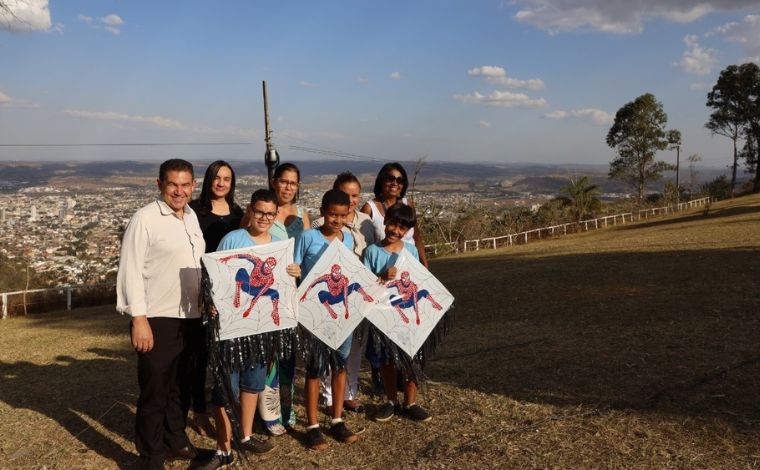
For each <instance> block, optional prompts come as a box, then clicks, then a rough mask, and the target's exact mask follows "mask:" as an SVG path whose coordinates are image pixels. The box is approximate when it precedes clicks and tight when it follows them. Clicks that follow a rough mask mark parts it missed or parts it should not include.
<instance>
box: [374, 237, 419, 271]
mask: <svg viewBox="0 0 760 470" xmlns="http://www.w3.org/2000/svg"><path fill="white" fill-rule="evenodd" d="M404 249H405V250H406V251H408V252H409V253H411V254H412V255H414V258H415V259H416V260H417V261H419V259H420V255H419V252H418V251H417V248H416V247H415V246H414V245H412V244H411V243H407V242H404ZM399 253H400V252H399ZM399 253H391V252H390V251H388V250H386V249H385V248H383V245H382V243H380V242H378V243H374V244H372V245H369V246H368V247H367V249H366V250H364V266H366V267H367V269H369V270H370V271H372V273H374V274H375V275H378V276H379V275H380V274H383V273H384V272H386V271H388V269H390V268H391V267H392V266H393V265H394V264H396V260H397V259H398V255H399Z"/></svg>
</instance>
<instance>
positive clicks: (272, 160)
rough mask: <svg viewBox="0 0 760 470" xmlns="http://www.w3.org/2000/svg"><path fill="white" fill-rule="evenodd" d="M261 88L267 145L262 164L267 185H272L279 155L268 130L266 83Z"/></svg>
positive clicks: (270, 131)
mask: <svg viewBox="0 0 760 470" xmlns="http://www.w3.org/2000/svg"><path fill="white" fill-rule="evenodd" d="M261 86H262V89H263V92H264V142H266V144H267V150H266V152H264V164H265V165H266V166H267V175H268V178H269V185H270V186H271V185H272V177H273V175H274V170H275V169H276V168H277V165H279V164H280V154H279V153H277V150H275V148H274V144H272V130H271V129H270V128H269V101H268V100H267V82H266V80H265V81H262V82H261Z"/></svg>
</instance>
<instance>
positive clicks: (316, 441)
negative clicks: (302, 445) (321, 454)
mask: <svg viewBox="0 0 760 470" xmlns="http://www.w3.org/2000/svg"><path fill="white" fill-rule="evenodd" d="M305 442H306V447H308V448H309V449H312V450H323V449H327V441H325V438H324V436H322V431H321V430H320V429H319V428H312V429H309V430H307V431H306V439H305Z"/></svg>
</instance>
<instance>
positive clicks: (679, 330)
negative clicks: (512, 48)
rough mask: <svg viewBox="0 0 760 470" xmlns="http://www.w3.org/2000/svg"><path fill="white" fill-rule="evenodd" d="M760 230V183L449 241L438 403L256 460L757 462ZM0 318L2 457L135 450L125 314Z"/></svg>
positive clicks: (432, 396) (90, 460) (77, 461)
mask: <svg viewBox="0 0 760 470" xmlns="http://www.w3.org/2000/svg"><path fill="white" fill-rule="evenodd" d="M758 234H760V197H759V196H752V197H745V198H739V199H737V200H735V201H727V202H722V203H718V204H714V205H713V207H712V208H711V209H710V211H709V213H707V214H705V213H704V211H699V212H694V213H690V214H685V215H680V216H671V217H667V218H660V219H650V220H649V221H643V222H641V223H636V224H627V225H623V226H618V227H614V228H610V229H605V230H599V231H594V232H588V233H583V234H578V235H572V236H568V237H564V238H558V239H554V240H549V241H542V242H539V243H535V244H529V245H520V246H515V247H512V248H509V249H505V250H499V251H492V250H486V251H480V252H478V253H474V254H472V253H470V254H468V255H467V256H464V255H461V256H456V257H451V258H446V259H440V260H435V261H434V262H433V265H432V270H433V271H434V272H435V273H436V274H437V275H438V277H439V278H440V279H441V280H442V281H443V282H444V284H445V285H447V286H448V287H449V288H450V290H451V291H452V293H453V294H454V295H455V296H456V298H457V301H456V310H455V313H456V315H457V318H456V327H455V329H454V331H453V332H452V333H451V334H450V335H449V336H448V337H447V338H446V341H445V343H444V345H443V346H442V347H441V349H440V350H439V351H438V353H437V355H436V356H435V357H434V358H432V360H431V361H430V363H429V367H428V369H427V373H428V376H429V378H430V381H429V383H428V384H427V386H426V387H425V388H424V390H423V393H422V395H423V396H422V400H421V401H422V402H424V404H426V406H428V407H429V408H430V410H431V411H432V413H433V416H434V419H433V420H432V421H431V422H429V423H427V424H424V425H419V424H416V423H412V422H409V421H406V420H403V419H394V420H393V421H391V422H389V423H386V424H376V423H372V422H369V421H368V420H367V419H366V418H365V417H364V416H356V415H350V416H349V417H348V420H349V424H350V425H352V426H354V427H360V426H366V428H367V431H366V432H365V433H364V434H363V435H362V439H361V440H360V441H359V442H357V443H356V444H353V445H349V446H346V445H341V444H338V443H336V442H334V441H331V442H330V444H331V446H330V449H329V450H327V451H324V452H321V453H313V452H309V451H306V450H305V449H304V448H303V446H301V445H300V444H299V443H298V442H297V441H296V440H294V439H291V438H289V437H281V438H277V440H276V449H275V451H274V452H272V453H271V454H268V455H267V456H264V457H263V458H253V459H252V461H253V463H254V465H256V466H259V465H266V466H267V467H270V468H305V467H317V466H325V467H328V466H329V467H337V468H353V467H356V466H365V467H368V468H387V467H388V466H389V465H394V466H396V467H401V468H409V467H412V466H420V467H425V468H449V467H460V468H496V467H500V468H504V467H513V468H524V467H542V468H543V467H560V468H573V467H575V468H577V467H597V468H598V467H619V468H622V467H625V468H632V467H633V468H651V467H686V468H747V467H756V466H758V465H760V405H758V398H757V397H758V396H760V346H758V338H760V320H759V319H758V313H757V312H760V292H759V290H760V284H759V281H758V280H760V237H758ZM0 327H1V328H2V332H3V334H2V335H0V351H2V352H0V377H2V386H0V467H2V468H6V467H8V468H10V467H20V466H41V465H47V466H48V467H49V468H117V467H122V468H132V467H133V465H134V459H135V456H134V448H133V445H132V444H131V442H130V441H131V436H132V427H133V419H134V401H135V398H136V373H135V361H134V354H133V353H132V352H131V351H130V350H129V348H128V339H127V335H126V321H125V319H123V318H121V317H119V316H117V315H116V314H115V313H114V312H113V308H112V307H106V308H97V309H82V310H77V311H74V312H71V313H68V314H66V313H60V314H50V315H41V316H36V317H31V318H13V319H10V320H6V321H4V322H2V323H0ZM367 379H368V377H367V376H366V374H365V375H363V377H362V382H363V384H365V385H366V383H367V381H368V380H367ZM299 387H300V383H299ZM300 398H301V394H300V392H299V393H298V396H297V400H298V404H299V406H298V407H297V409H298V411H299V413H300V414H301V416H302V415H303V408H302V407H301V406H300ZM371 400H372V399H371V398H370V397H368V396H367V397H366V401H371ZM375 403H379V401H378V400H376V401H375ZM299 427H300V423H299ZM296 437H298V436H296ZM193 438H194V439H195V441H196V443H197V444H199V445H203V446H206V447H213V442H212V441H211V440H209V439H201V438H197V436H193ZM170 468H184V466H183V465H179V464H176V465H175V466H173V467H170Z"/></svg>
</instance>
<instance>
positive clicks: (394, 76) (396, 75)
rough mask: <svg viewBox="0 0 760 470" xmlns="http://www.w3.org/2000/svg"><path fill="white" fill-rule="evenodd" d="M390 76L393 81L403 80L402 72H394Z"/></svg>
mask: <svg viewBox="0 0 760 470" xmlns="http://www.w3.org/2000/svg"><path fill="white" fill-rule="evenodd" d="M390 76H391V79H392V80H401V72H393V73H392V74H391V75H390Z"/></svg>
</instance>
